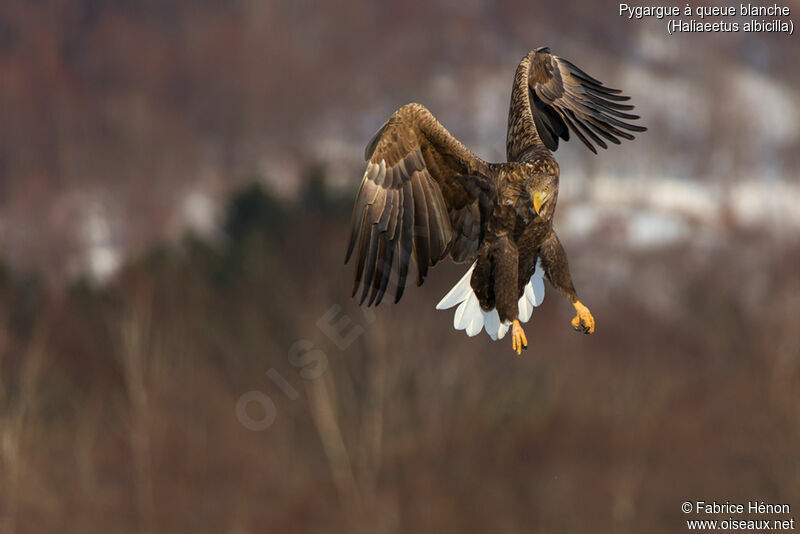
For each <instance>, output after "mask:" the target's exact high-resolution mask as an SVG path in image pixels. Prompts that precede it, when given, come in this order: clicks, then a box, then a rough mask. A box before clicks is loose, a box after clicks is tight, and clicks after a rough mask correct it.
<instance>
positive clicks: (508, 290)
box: [489, 235, 528, 354]
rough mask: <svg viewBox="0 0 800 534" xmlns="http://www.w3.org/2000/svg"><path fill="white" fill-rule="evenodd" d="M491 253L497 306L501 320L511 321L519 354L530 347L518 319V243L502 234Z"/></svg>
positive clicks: (513, 344) (514, 343) (512, 338)
mask: <svg viewBox="0 0 800 534" xmlns="http://www.w3.org/2000/svg"><path fill="white" fill-rule="evenodd" d="M489 254H490V257H491V260H492V264H493V267H494V270H493V273H492V274H493V275H494V295H495V306H496V308H497V313H498V315H499V317H500V321H502V322H504V323H508V322H511V347H512V348H513V349H514V352H516V353H517V354H522V349H527V348H528V339H527V338H526V337H525V332H523V330H522V326H520V324H519V320H517V316H518V315H519V306H518V304H517V302H518V301H519V292H518V291H517V273H518V272H519V252H518V250H517V245H515V244H514V242H513V241H511V239H510V238H509V237H508V235H502V236H500V237H499V238H498V239H497V241H496V242H495V243H493V244H492V246H491V248H490V250H489Z"/></svg>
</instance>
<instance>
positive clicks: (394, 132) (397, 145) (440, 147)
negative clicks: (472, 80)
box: [345, 104, 491, 305]
mask: <svg viewBox="0 0 800 534" xmlns="http://www.w3.org/2000/svg"><path fill="white" fill-rule="evenodd" d="M365 159H367V160H368V161H369V163H368V164H367V170H366V172H365V173H364V178H363V180H362V181H361V187H360V188H359V190H358V196H357V198H356V203H355V207H354V209H353V220H352V230H351V234H350V243H349V245H348V248H347V256H346V258H345V263H346V262H347V261H349V259H350V256H351V255H352V253H353V251H355V252H356V275H355V283H354V284H353V295H354V296H355V294H356V292H357V291H358V288H359V285H363V291H362V293H361V302H362V303H363V302H364V301H365V300H366V299H367V297H369V304H373V303H374V304H376V305H377V304H379V303H380V302H381V299H382V298H383V295H384V293H385V292H386V289H387V287H388V285H389V280H390V278H391V276H392V273H393V272H394V273H395V274H396V276H397V283H396V290H395V302H397V301H398V300H400V297H402V295H403V289H404V288H405V284H406V276H407V274H408V265H409V261H410V259H411V256H412V254H413V256H414V261H415V262H416V264H417V285H420V284H422V282H423V280H424V279H425V275H426V274H427V272H428V267H429V266H433V265H435V264H436V262H438V261H439V260H441V259H442V258H444V257H445V256H446V255H447V254H448V252H449V253H450V255H451V256H452V257H453V259H454V260H456V261H468V260H470V259H472V258H473V257H474V256H475V253H476V252H477V250H478V246H479V245H480V241H481V238H482V237H481V236H482V234H483V224H482V220H484V221H485V216H482V215H481V212H482V211H483V210H485V209H486V206H485V204H486V203H487V199H488V198H489V196H488V195H490V194H491V192H490V191H489V187H490V186H489V182H488V181H487V180H485V177H486V176H487V173H488V171H489V166H488V164H487V163H486V162H484V161H483V160H481V159H480V158H478V157H477V156H475V155H474V154H472V152H470V151H469V150H468V149H467V148H466V147H465V146H464V145H462V144H461V143H460V142H458V140H456V139H455V138H454V137H453V136H452V135H450V133H449V132H448V131H447V130H446V129H445V128H444V127H443V126H442V125H441V124H440V123H439V122H438V121H437V120H436V119H435V118H434V116H433V115H432V114H431V113H430V112H429V111H428V110H427V109H426V108H425V107H424V106H422V105H420V104H408V105H406V106H403V107H402V108H400V109H399V110H397V111H396V112H395V113H394V114H393V115H392V116H391V117H390V118H389V120H388V121H386V124H384V125H383V126H382V127H381V129H380V130H378V132H377V133H376V134H375V136H374V137H373V138H372V140H371V141H370V142H369V144H368V145H367V149H366V152H365Z"/></svg>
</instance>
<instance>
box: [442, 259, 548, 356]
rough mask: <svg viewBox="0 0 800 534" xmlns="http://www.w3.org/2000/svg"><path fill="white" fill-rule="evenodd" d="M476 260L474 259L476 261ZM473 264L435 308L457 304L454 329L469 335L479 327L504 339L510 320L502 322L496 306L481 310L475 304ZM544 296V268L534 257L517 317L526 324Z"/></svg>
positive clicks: (477, 332)
mask: <svg viewBox="0 0 800 534" xmlns="http://www.w3.org/2000/svg"><path fill="white" fill-rule="evenodd" d="M476 263H477V262H476ZM474 269H475V263H473V264H472V267H470V268H469V270H468V271H467V272H466V274H464V276H463V277H462V278H461V280H459V281H458V283H457V284H456V285H455V286H453V289H451V290H450V291H449V292H448V293H447V295H445V296H444V298H443V299H442V300H441V301H440V302H439V304H437V305H436V309H437V310H446V309H449V308H452V307H453V306H455V305H456V304H460V306H459V307H458V308H456V315H455V317H454V318H453V327H454V328H455V329H456V330H466V332H467V335H468V336H470V337H472V336H475V335H478V334H479V333H480V331H481V329H486V333H487V334H489V337H490V338H492V340H498V339H503V336H505V335H506V332H507V331H508V329H509V327H510V326H511V323H501V322H500V315H498V313H497V309H491V310H489V311H484V310H483V309H482V308H481V305H480V304H479V303H478V297H477V295H475V292H474V291H473V290H472V285H470V280H471V278H472V271H473V270H474ZM543 299H544V270H543V269H542V264H541V262H540V261H539V260H536V269H535V270H534V271H533V276H531V279H530V281H529V282H528V283H527V284H526V285H525V291H524V292H523V294H522V296H521V297H520V298H519V302H518V306H519V320H520V321H521V322H523V323H527V322H528V319H530V318H531V314H532V313H533V308H534V307H536V306H538V305H539V304H541V303H542V300H543Z"/></svg>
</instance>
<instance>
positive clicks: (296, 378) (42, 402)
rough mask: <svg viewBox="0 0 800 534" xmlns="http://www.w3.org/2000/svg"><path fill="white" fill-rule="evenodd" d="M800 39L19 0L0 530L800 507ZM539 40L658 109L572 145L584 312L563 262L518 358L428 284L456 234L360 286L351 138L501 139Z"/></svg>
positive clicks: (5, 75) (632, 516)
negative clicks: (589, 316)
mask: <svg viewBox="0 0 800 534" xmlns="http://www.w3.org/2000/svg"><path fill="white" fill-rule="evenodd" d="M680 5H681V7H683V4H682V3H681V4H680ZM785 5H788V6H789V7H790V8H791V9H792V10H793V11H796V10H798V9H800V5H799V4H798V3H797V2H796V1H794V0H791V1H789V0H787V3H786V4H785ZM792 17H796V15H794V14H793V15H792ZM792 17H790V18H792ZM734 20H738V21H739V22H740V23H743V22H744V20H742V19H734ZM793 20H794V22H795V23H797V22H798V20H797V19H796V18H794V19H793ZM797 39H798V37H797V36H789V35H787V34H785V33H763V34H752V33H744V32H741V33H730V34H678V35H674V36H668V35H667V31H666V21H663V20H656V19H645V20H628V19H626V18H625V17H620V16H619V13H618V5H617V4H610V3H607V4H605V5H601V3H597V2H590V1H589V0H585V1H580V0H575V1H564V0H559V1H550V0H542V1H537V2H534V3H532V2H523V1H518V0H510V1H507V2H502V3H493V2H489V1H485V0H461V1H458V2H456V1H453V0H441V1H418V0H409V1H408V2H403V3H399V2H388V1H385V0H379V1H372V2H365V1H363V0H334V1H331V2H309V1H307V0H241V1H224V0H203V1H196V0H195V1H189V0H173V1H169V2H162V1H156V0H8V1H4V2H2V3H0V257H2V268H0V532H3V533H12V534H13V533H29V532H30V533H38V532H63V531H70V532H83V533H94V532H98V533H101V532H103V533H104V532H131V533H161V532H164V533H167V532H200V533H204V532H208V533H231V534H233V533H236V534H245V533H251V532H343V533H345V532H347V533H350V532H358V533H360V532H364V533H395V532H419V533H426V532H436V533H440V532H456V531H459V532H460V531H473V532H509V533H510V532H580V531H591V532H616V533H626V532H630V533H634V532H654V533H658V532H678V531H682V530H683V529H685V528H686V526H685V523H684V521H685V520H686V519H687V518H688V519H691V518H692V517H694V516H687V515H685V514H683V513H681V511H680V504H681V503H682V502H683V501H685V500H706V501H711V500H717V501H718V502H724V501H726V500H730V501H731V502H745V503H746V502H747V501H748V500H751V499H753V500H764V501H766V502H773V503H787V504H790V505H791V506H792V511H793V513H794V510H795V509H798V510H800V455H798V452H797V451H798V450H800V402H799V401H800V334H799V333H798V324H800V278H798V275H797V272H798V271H797V269H798V265H800V240H798V235H799V234H800V171H798V168H799V167H800V165H798V164H800V150H798V149H800V126H798V124H800V91H798V89H800V61H798V52H800V47H799V46H798V40H797ZM542 45H549V46H550V47H551V48H552V49H553V51H554V53H556V54H559V55H561V56H564V57H567V58H569V59H570V60H572V61H573V62H574V63H576V64H577V65H579V66H580V67H582V68H584V69H585V70H587V71H588V72H589V73H590V74H593V75H595V76H597V77H599V78H600V79H601V80H603V81H604V82H606V84H607V85H609V86H611V87H619V88H622V89H623V90H624V92H625V93H626V94H629V95H631V97H632V99H633V102H634V103H635V104H636V106H637V112H639V113H640V114H641V115H642V121H641V122H642V123H643V124H645V125H646V126H648V127H649V131H648V132H647V133H645V134H643V135H641V136H639V138H638V139H637V140H636V141H634V142H632V143H625V144H623V145H622V146H619V147H617V146H612V148H611V149H610V150H608V151H603V152H602V153H600V154H599V155H598V156H594V155H592V154H591V153H589V152H588V151H587V150H585V149H584V147H583V146H582V145H580V144H579V143H578V144H576V143H575V142H572V143H568V144H566V145H562V147H561V148H560V149H559V151H558V152H557V154H556V155H557V158H558V161H559V163H560V165H561V171H562V179H561V184H562V185H561V195H560V199H559V209H558V214H557V216H556V228H557V229H558V231H559V233H560V235H561V240H562V241H563V242H564V244H565V247H566V249H567V252H568V253H569V256H570V264H571V267H572V275H573V278H574V280H575V283H576V286H577V288H578V291H579V293H580V294H581V298H582V300H583V302H585V303H586V304H587V305H588V306H589V307H590V308H591V310H592V312H593V313H594V316H595V318H596V319H597V324H598V326H597V333H596V334H594V335H593V336H582V335H579V334H576V333H575V332H573V331H572V329H571V327H570V324H569V321H570V319H571V318H572V315H573V311H572V309H571V307H570V306H569V305H568V304H567V303H566V302H565V301H564V300H563V299H561V298H560V297H559V296H557V295H556V293H555V291H553V290H552V289H551V288H549V287H548V289H547V294H548V296H547V297H546V298H545V301H544V304H543V305H542V306H541V307H540V308H538V309H536V311H535V313H534V316H533V318H532V319H531V322H530V323H529V326H528V327H527V328H526V332H527V336H528V340H529V342H530V347H529V350H528V351H527V352H526V353H524V354H523V356H522V357H517V356H515V355H514V354H513V353H512V351H511V341H510V340H503V341H502V342H499V343H492V342H491V341H490V340H489V339H488V337H487V336H485V335H483V334H482V335H481V336H479V337H476V338H473V339H468V338H467V337H466V336H465V335H464V334H463V333H462V332H455V331H454V330H453V329H452V313H451V312H447V313H442V312H437V311H436V310H435V309H434V306H435V304H436V303H437V302H438V301H439V299H440V298H441V296H442V295H443V294H444V293H445V292H446V291H447V290H448V289H449V288H450V287H451V286H452V285H453V284H454V283H455V282H456V281H457V280H458V279H459V278H460V277H461V275H462V273H463V271H464V270H465V266H462V265H453V264H451V263H446V264H442V265H441V266H439V267H437V268H436V269H434V270H433V271H432V274H431V275H430V276H429V278H428V279H427V281H426V284H425V285H424V286H423V287H422V288H415V287H411V288H409V289H408V290H407V291H406V295H405V297H404V299H403V301H402V302H401V303H400V304H398V305H391V304H388V303H387V304H384V305H383V306H380V307H379V308H377V309H375V310H372V309H370V310H366V311H365V310H363V309H359V308H358V307H357V306H356V305H355V304H354V302H353V301H352V300H351V299H350V298H349V294H350V284H351V280H352V276H353V267H352V265H349V266H344V265H343V257H344V251H345V240H346V235H347V230H348V228H347V226H348V224H349V216H350V209H351V203H352V201H353V199H354V197H355V193H356V189H357V186H358V183H359V181H360V179H361V176H362V173H363V170H364V162H363V159H362V157H363V149H364V146H365V144H366V142H367V141H368V140H369V138H370V137H371V135H372V134H373V133H374V131H375V130H377V128H378V127H379V126H380V125H381V124H382V123H383V121H384V120H385V119H386V118H387V117H388V116H389V115H390V114H391V113H392V111H394V110H395V109H396V108H398V107H400V106H401V105H403V104H405V103H407V102H412V101H416V102H421V103H424V104H425V105H426V106H427V107H428V108H429V109H430V110H431V111H432V112H433V113H434V114H435V115H436V116H437V117H438V118H439V120H440V121H441V122H442V123H443V124H444V125H445V126H446V127H447V128H448V129H449V130H450V131H451V132H452V133H453V134H454V135H455V136H456V137H458V138H459V139H460V140H461V141H463V142H464V143H465V144H466V145H467V146H469V147H470V148H471V149H472V150H473V151H474V152H475V153H476V154H477V155H479V156H480V157H482V158H484V159H487V160H490V161H502V160H504V159H505V155H504V141H505V126H506V119H507V117H506V114H507V110H508V102H509V98H510V90H511V81H512V77H513V73H514V70H515V68H516V66H517V63H518V61H519V60H520V59H521V58H522V56H523V55H524V54H525V53H527V51H528V50H531V49H533V48H535V47H538V46H542ZM725 517H727V516H725ZM725 517H721V519H723V518H725ZM762 518H763V517H762ZM785 518H788V517H785Z"/></svg>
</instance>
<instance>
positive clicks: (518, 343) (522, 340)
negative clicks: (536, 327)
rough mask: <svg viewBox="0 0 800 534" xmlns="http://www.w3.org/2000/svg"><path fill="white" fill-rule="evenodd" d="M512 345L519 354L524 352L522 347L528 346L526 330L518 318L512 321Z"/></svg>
mask: <svg viewBox="0 0 800 534" xmlns="http://www.w3.org/2000/svg"><path fill="white" fill-rule="evenodd" d="M511 347H512V348H513V349H514V352H516V353H517V354H522V349H527V348H528V338H526V337H525V332H524V331H523V330H522V327H521V326H520V324H519V321H518V320H517V319H514V322H513V323H511Z"/></svg>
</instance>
